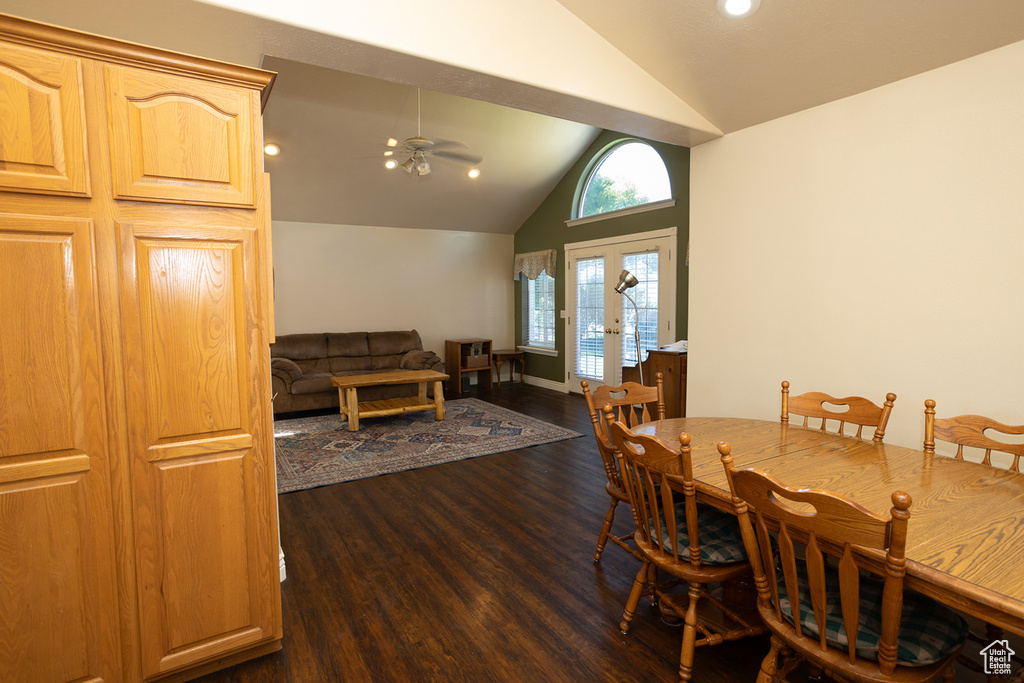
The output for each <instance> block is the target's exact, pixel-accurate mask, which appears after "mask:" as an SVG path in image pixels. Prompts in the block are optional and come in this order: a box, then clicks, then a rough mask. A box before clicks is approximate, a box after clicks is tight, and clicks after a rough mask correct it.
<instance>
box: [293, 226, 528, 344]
mask: <svg viewBox="0 0 1024 683" xmlns="http://www.w3.org/2000/svg"><path fill="white" fill-rule="evenodd" d="M512 239H513V238H512V235H495V234H487V233H476V232H457V231H449V230H407V229H404V228H379V227H362V226H351V225H325V224H314V223H290V222H283V221H275V222H274V225H273V241H274V244H273V246H274V289H275V300H274V322H275V325H276V327H277V334H279V335H281V334H294V333H296V332H356V331H384V330H409V329H416V330H418V331H419V333H420V337H421V338H422V339H423V347H424V348H425V349H428V350H431V351H434V352H435V353H437V354H438V355H439V356H441V357H444V340H445V339H457V338H461V337H484V338H487V339H491V340H493V342H494V345H495V348H500V347H506V348H509V347H511V346H512V342H513V321H512V316H513V298H512V296H513V294H512V293H513V289H512V261H513V246H512Z"/></svg>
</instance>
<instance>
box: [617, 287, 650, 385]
mask: <svg viewBox="0 0 1024 683" xmlns="http://www.w3.org/2000/svg"><path fill="white" fill-rule="evenodd" d="M638 284H640V281H639V280H637V279H636V276H635V275H633V274H632V273H630V272H629V271H628V270H624V271H622V272H621V273H619V284H617V285H615V291H616V292H618V293H619V294H621V295H622V296H624V297H626V298H627V299H629V303H631V304H633V311H634V312H635V313H636V322H635V324H634V325H633V337H634V338H635V339H636V367H637V369H639V370H640V384H643V383H644V364H643V363H641V362H640V309H638V308H637V307H636V302H635V301H633V297H631V296H630V295H629V294H626V290H627V289H630V288H632V287H636V286H637V285H638Z"/></svg>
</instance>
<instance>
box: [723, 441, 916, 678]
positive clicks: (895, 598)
mask: <svg viewBox="0 0 1024 683" xmlns="http://www.w3.org/2000/svg"><path fill="white" fill-rule="evenodd" d="M718 450H719V453H720V454H721V458H722V464H723V465H724V466H725V471H726V477H727V478H728V481H729V487H730V489H731V491H732V495H733V503H734V505H735V507H736V514H737V516H738V517H739V520H740V531H741V533H742V534H743V542H744V545H745V547H746V549H747V555H748V557H749V558H750V561H751V565H752V566H753V572H754V582H755V585H756V587H757V593H758V602H759V604H760V611H761V615H762V618H764V617H765V614H766V613H767V614H769V615H770V616H769V620H771V621H774V623H776V624H778V625H783V624H787V623H788V622H787V621H786V620H785V618H784V616H783V613H782V608H781V603H780V599H779V594H780V585H781V586H784V587H785V594H786V596H788V597H789V601H790V605H791V608H792V614H793V615H799V614H800V607H801V605H800V595H801V592H800V590H799V589H798V574H804V575H805V576H806V581H807V586H806V592H805V594H808V593H809V595H810V603H811V604H810V605H809V607H810V609H811V610H812V611H813V615H814V622H815V624H816V625H817V627H818V629H817V630H818V633H819V634H820V635H819V636H818V637H813V636H811V635H810V634H809V633H805V632H804V629H803V628H802V627H801V624H800V618H799V616H796V618H795V619H794V620H793V627H792V628H791V629H781V628H780V629H776V628H772V630H773V631H774V632H775V633H776V635H777V636H779V637H780V638H782V640H784V641H785V640H787V637H789V638H790V639H791V641H790V642H787V643H786V644H787V645H788V646H789V647H791V648H793V649H794V650H796V651H798V652H799V651H801V650H805V649H809V648H816V649H817V650H819V651H820V653H821V654H822V655H823V656H824V657H826V658H828V659H829V660H830V662H831V663H832V664H833V665H835V666H836V667H837V668H838V669H839V670H840V671H841V670H842V667H843V666H844V661H843V660H846V661H848V662H849V664H850V665H851V666H853V665H855V664H856V662H857V660H858V657H857V652H856V642H857V633H858V628H859V625H858V622H859V620H860V614H859V604H858V603H859V589H860V575H861V571H862V570H863V569H865V567H864V563H863V561H862V560H860V559H859V558H858V555H857V553H856V551H855V548H857V547H860V548H869V549H872V550H879V551H884V552H885V553H886V555H885V560H886V562H885V570H884V573H883V574H880V576H881V577H882V578H883V579H884V588H883V592H882V612H881V614H882V616H881V623H882V627H881V639H880V643H879V651H878V669H879V670H880V671H881V673H882V674H884V675H888V674H891V673H892V672H893V670H894V669H895V667H896V652H897V634H898V633H899V628H900V616H901V610H902V606H903V575H904V574H905V572H906V570H905V559H904V551H905V548H906V540H907V520H908V519H909V517H910V504H911V499H910V496H909V495H908V494H906V493H904V492H902V491H896V492H894V493H893V494H892V505H893V506H892V509H891V510H890V512H889V516H888V517H886V516H882V515H877V514H875V513H872V512H870V511H868V510H866V509H864V508H863V507H861V506H860V505H857V504H856V503H855V502H853V501H851V500H848V499H846V498H843V497H841V496H838V495H835V494H833V493H829V492H827V491H821V490H811V489H792V488H789V487H787V486H785V485H784V484H783V483H781V482H780V481H778V480H777V479H775V478H774V477H772V476H771V475H769V474H766V473H765V472H762V471H759V470H754V469H742V470H737V469H736V468H735V467H734V466H733V460H732V455H731V453H730V447H729V444H727V443H724V442H723V443H721V444H719V447H718ZM751 518H753V520H752V519H751ZM775 530H777V534H776V536H775V543H777V547H778V555H777V557H776V555H775V551H774V550H773V539H772V536H771V534H770V531H775ZM798 543H803V544H805V547H804V548H803V551H802V552H801V551H800V550H799V549H798V548H797V547H796V544H798ZM825 555H831V556H833V557H835V558H837V560H838V565H837V566H838V576H839V593H840V604H841V605H842V623H843V625H844V627H845V631H846V634H847V640H848V641H849V643H850V644H849V649H848V652H847V653H846V656H845V657H844V656H843V655H841V654H839V653H838V651H836V650H834V649H833V650H830V649H829V648H828V646H827V645H826V640H825V633H826V628H825V617H826V615H825V605H826V585H825V575H826V559H825ZM798 564H802V565H803V571H798V567H797V565H798ZM870 571H874V570H870ZM804 607H805V609H806V607H808V606H806V605H804ZM770 627H771V625H770ZM786 634H788V636H787V635H786ZM860 661H861V662H862V663H863V662H864V661H866V660H863V659H861V660H860ZM862 666H863V664H862Z"/></svg>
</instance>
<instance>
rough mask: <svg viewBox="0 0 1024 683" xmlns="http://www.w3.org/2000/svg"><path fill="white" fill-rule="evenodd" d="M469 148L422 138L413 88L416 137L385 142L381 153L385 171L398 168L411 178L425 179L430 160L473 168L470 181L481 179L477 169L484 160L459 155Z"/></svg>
mask: <svg viewBox="0 0 1024 683" xmlns="http://www.w3.org/2000/svg"><path fill="white" fill-rule="evenodd" d="M468 149H469V145H467V144H466V143H464V142H458V141H456V140H442V139H440V138H438V139H436V140H430V139H427V138H425V137H423V134H422V131H421V129H420V89H419V88H416V136H415V137H411V138H406V139H405V140H402V141H399V140H397V139H395V138H388V141H387V148H386V149H385V150H384V156H385V157H386V160H385V161H384V167H385V168H389V169H392V168H401V169H402V170H404V171H405V172H406V173H408V174H410V175H412V174H413V173H415V174H416V175H421V176H422V175H427V174H428V173H430V170H431V168H430V159H431V158H432V157H434V158H438V159H444V160H446V161H454V162H456V163H460V164H468V165H469V166H472V168H470V169H469V171H468V172H467V174H466V175H468V176H469V177H470V178H477V177H479V176H480V169H479V168H477V165H478V164H479V163H480V162H481V161H483V160H484V158H483V157H482V156H478V155H476V154H470V153H469V152H465V151H460V150H468ZM406 154H408V155H409V158H408V159H406V160H405V161H404V162H401V163H399V161H398V158H396V157H402V156H405V155H406Z"/></svg>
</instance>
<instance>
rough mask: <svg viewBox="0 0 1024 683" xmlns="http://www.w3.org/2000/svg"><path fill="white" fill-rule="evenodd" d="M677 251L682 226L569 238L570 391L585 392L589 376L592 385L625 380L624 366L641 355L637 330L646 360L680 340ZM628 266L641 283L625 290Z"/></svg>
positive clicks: (616, 383)
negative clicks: (583, 386)
mask: <svg viewBox="0 0 1024 683" xmlns="http://www.w3.org/2000/svg"><path fill="white" fill-rule="evenodd" d="M675 252H676V230H675V228H670V229H668V230H658V231H654V232H649V233H643V234H642V235H624V236H622V237H617V238H611V239H606V240H595V241H592V242H581V243H576V244H567V245H565V255H566V273H567V277H566V293H565V301H566V314H565V326H566V330H565V331H566V335H565V338H566V345H567V348H568V353H566V364H567V366H566V377H567V381H568V385H569V390H570V391H575V392H581V391H582V389H581V387H580V382H581V381H583V380H587V383H588V384H589V385H590V386H591V388H593V387H596V386H599V385H601V384H612V385H618V384H621V382H622V366H623V365H636V363H637V342H636V339H637V337H636V335H637V333H638V332H639V338H640V357H641V360H643V359H646V358H647V353H646V352H647V350H649V349H656V348H658V347H660V346H663V345H665V344H668V343H671V342H674V341H676V339H675V334H676V331H675V330H676V325H675V320H674V318H675V308H676V253H675ZM623 270H628V271H629V272H630V273H631V274H633V275H634V276H635V277H636V279H637V280H638V284H637V285H636V286H635V287H632V288H630V289H627V290H626V291H625V294H619V293H617V292H616V291H615V285H617V284H618V282H619V274H620V273H621V272H622V271H623ZM627 296H628V298H627ZM630 299H632V302H631V301H630ZM634 303H635V306H636V307H635V308H634Z"/></svg>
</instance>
